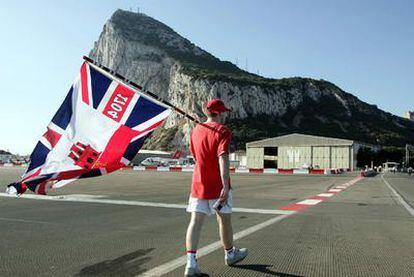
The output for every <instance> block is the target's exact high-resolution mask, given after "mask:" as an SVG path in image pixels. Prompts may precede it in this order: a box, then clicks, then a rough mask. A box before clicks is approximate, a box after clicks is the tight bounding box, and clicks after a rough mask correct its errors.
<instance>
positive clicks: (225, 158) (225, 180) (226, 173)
mask: <svg viewBox="0 0 414 277" xmlns="http://www.w3.org/2000/svg"><path fill="white" fill-rule="evenodd" d="M219 166H220V177H221V183H222V184H223V188H222V190H221V193H220V201H221V202H222V203H225V202H226V201H227V198H228V197H229V191H230V159H229V155H228V154H223V155H221V156H220V157H219Z"/></svg>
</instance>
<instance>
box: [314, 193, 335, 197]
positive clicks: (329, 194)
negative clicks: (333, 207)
mask: <svg viewBox="0 0 414 277" xmlns="http://www.w3.org/2000/svg"><path fill="white" fill-rule="evenodd" d="M333 195H335V194H333V193H319V194H318V195H317V196H320V197H332V196H333Z"/></svg>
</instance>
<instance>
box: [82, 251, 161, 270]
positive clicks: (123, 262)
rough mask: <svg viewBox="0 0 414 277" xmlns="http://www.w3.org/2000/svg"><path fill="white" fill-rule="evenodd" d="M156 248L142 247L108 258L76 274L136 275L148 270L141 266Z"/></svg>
mask: <svg viewBox="0 0 414 277" xmlns="http://www.w3.org/2000/svg"><path fill="white" fill-rule="evenodd" d="M153 250H154V248H149V249H140V250H137V251H134V252H131V253H129V254H126V255H123V256H121V257H119V258H116V259H113V260H106V261H103V262H100V263H97V264H94V265H90V266H87V267H85V268H83V269H82V270H81V271H80V272H79V273H78V274H76V275H74V276H136V275H137V274H140V273H143V272H145V271H146V269H145V268H140V266H142V265H143V264H145V263H147V262H148V261H149V260H151V258H150V257H145V256H146V255H147V254H148V253H150V252H151V251H153Z"/></svg>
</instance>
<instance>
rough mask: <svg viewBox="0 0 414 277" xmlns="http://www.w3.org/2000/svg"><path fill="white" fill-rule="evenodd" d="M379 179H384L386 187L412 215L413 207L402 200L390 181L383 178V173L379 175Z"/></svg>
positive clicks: (413, 213)
mask: <svg viewBox="0 0 414 277" xmlns="http://www.w3.org/2000/svg"><path fill="white" fill-rule="evenodd" d="M381 179H382V180H383V181H384V183H385V184H386V185H387V186H388V188H389V189H390V190H391V191H392V193H393V194H394V195H395V197H396V198H397V199H398V201H400V203H401V204H402V205H403V206H404V208H405V209H406V210H407V211H408V212H409V213H410V214H411V215H412V216H414V209H413V208H412V207H411V206H410V205H409V204H408V203H407V202H406V201H405V200H404V198H403V197H402V196H401V195H400V194H399V193H398V192H397V191H396V190H395V189H394V188H393V187H392V186H391V185H390V183H388V182H387V180H385V178H384V174H382V175H381Z"/></svg>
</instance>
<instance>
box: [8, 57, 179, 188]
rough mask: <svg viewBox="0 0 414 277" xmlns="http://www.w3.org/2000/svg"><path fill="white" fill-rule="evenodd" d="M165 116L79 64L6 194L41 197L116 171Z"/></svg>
mask: <svg viewBox="0 0 414 277" xmlns="http://www.w3.org/2000/svg"><path fill="white" fill-rule="evenodd" d="M170 113H171V109H170V108H169V107H168V106H167V105H165V104H163V103H161V102H159V101H157V100H155V99H153V98H151V97H149V96H147V95H145V94H143V92H141V91H139V90H138V89H136V88H132V87H130V86H128V85H126V84H124V83H122V82H121V81H119V80H117V79H116V78H115V77H113V76H112V75H110V74H109V73H107V72H105V71H103V70H101V69H100V68H99V67H97V66H95V65H93V64H91V63H89V62H84V63H83V64H82V66H81V70H80V73H79V75H78V77H77V78H76V79H75V81H74V83H73V85H72V87H71V88H70V90H69V93H68V94H67V96H66V98H65V100H64V101H63V103H62V105H61V106H60V108H59V109H58V111H57V112H56V114H55V116H54V117H53V119H52V121H51V123H50V124H49V125H48V126H47V129H46V132H45V133H44V134H43V136H42V137H41V138H40V140H39V142H38V143H37V145H36V146H35V148H34V150H33V152H32V154H31V156H30V164H29V166H28V168H27V170H26V172H25V173H24V175H23V177H22V180H21V181H20V182H17V183H13V184H11V185H9V189H8V190H9V191H12V192H16V191H17V193H23V192H24V191H25V190H26V188H29V189H30V190H32V191H33V192H36V193H38V194H46V193H47V190H48V189H50V188H51V187H61V186H62V185H65V184H67V183H69V182H71V181H73V180H76V179H79V178H87V177H95V176H101V175H103V174H107V173H111V172H113V171H115V170H118V169H120V168H122V167H124V166H126V165H128V164H129V163H130V161H131V160H132V159H133V158H134V156H135V155H136V154H137V153H138V151H139V149H140V148H141V147H142V145H143V144H144V141H145V139H146V138H147V137H148V136H149V135H150V134H151V133H152V132H153V131H154V130H155V129H156V128H157V127H159V126H160V125H162V123H163V122H164V121H165V119H166V118H167V117H168V116H169V115H170ZM11 187H13V189H11Z"/></svg>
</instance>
